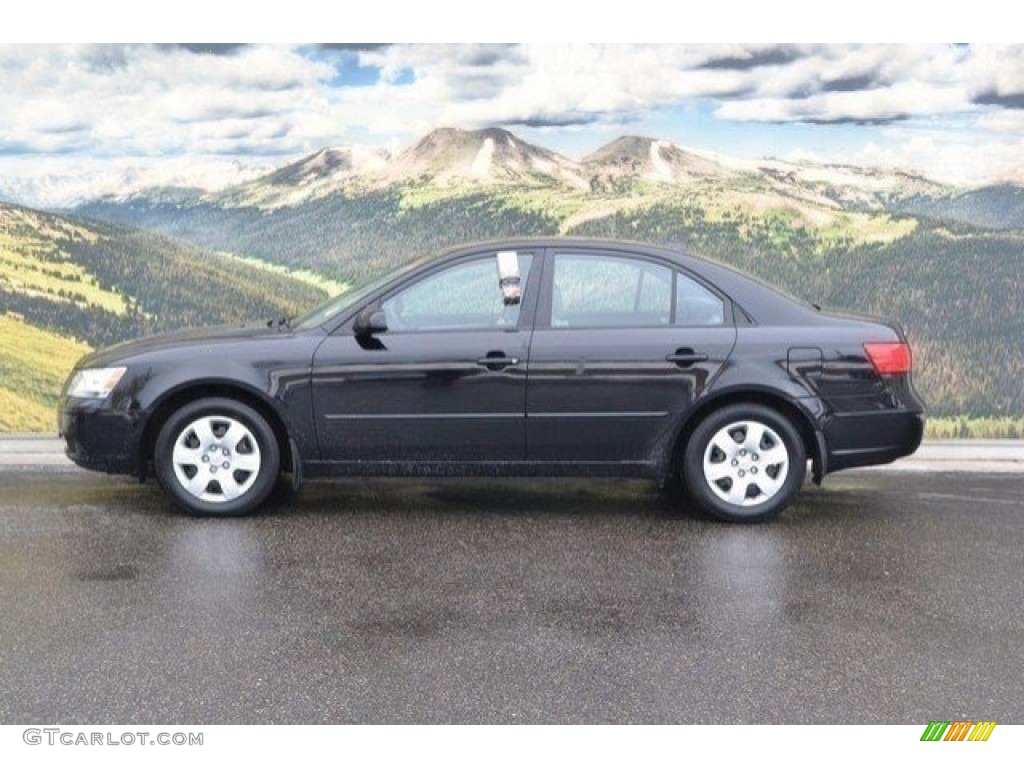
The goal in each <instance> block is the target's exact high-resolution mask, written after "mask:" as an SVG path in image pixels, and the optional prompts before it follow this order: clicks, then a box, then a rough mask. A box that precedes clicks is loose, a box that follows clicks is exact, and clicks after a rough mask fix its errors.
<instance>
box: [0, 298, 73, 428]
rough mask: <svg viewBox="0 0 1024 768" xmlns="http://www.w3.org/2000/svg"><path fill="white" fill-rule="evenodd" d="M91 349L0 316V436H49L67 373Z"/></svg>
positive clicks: (18, 320)
mask: <svg viewBox="0 0 1024 768" xmlns="http://www.w3.org/2000/svg"><path fill="white" fill-rule="evenodd" d="M88 351H89V346H88V345H87V344H83V343H81V342H79V341H74V340H73V339H68V338H65V337H63V336H58V335H57V334H55V333H50V332H49V331H44V330H41V329H39V328H34V327H33V326H31V325H29V324H28V323H26V322H24V321H23V320H21V319H19V318H18V317H16V316H12V315H0V432H52V431H53V430H54V429H56V424H57V422H56V412H55V407H56V405H57V398H58V396H59V395H60V388H61V385H63V384H64V380H65V379H66V378H67V375H68V371H70V370H71V368H72V366H73V365H74V364H75V362H77V360H78V359H79V358H80V357H81V356H82V355H84V354H85V353H86V352H88Z"/></svg>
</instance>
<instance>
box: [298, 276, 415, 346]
mask: <svg viewBox="0 0 1024 768" xmlns="http://www.w3.org/2000/svg"><path fill="white" fill-rule="evenodd" d="M425 260H426V259H416V260H415V261H412V262H409V263H408V264H403V265H402V266H400V267H398V268H397V269H393V270H391V271H390V272H387V273H385V274H383V275H380V276H378V277H376V278H374V279H371V280H368V281H366V282H362V283H358V284H357V285H355V286H353V287H351V288H348V289H347V290H346V291H345V292H344V293H340V294H338V295H337V296H335V297H333V298H331V299H328V300H327V301H325V302H324V303H323V304H321V305H320V306H319V307H317V308H316V309H313V310H311V311H309V312H307V313H306V314H304V315H302V316H301V317H299V318H298V319H297V320H295V321H294V322H293V323H292V326H293V327H295V328H301V329H309V328H315V327H317V326H319V325H323V324H324V323H328V322H330V321H331V320H333V319H334V318H335V317H337V316H338V315H340V314H341V313H342V312H344V311H345V310H346V309H350V308H351V307H354V306H355V305H356V304H358V303H359V302H360V301H362V300H363V299H365V298H366V297H367V296H369V295H370V294H371V293H373V292H374V291H376V290H377V289H378V288H382V287H384V286H385V285H387V284H388V283H389V282H391V281H392V280H397V279H398V278H399V277H401V276H402V275H404V274H405V273H406V272H409V271H411V270H413V269H415V268H416V267H418V266H419V265H420V264H422V263H423V262H424V261H425Z"/></svg>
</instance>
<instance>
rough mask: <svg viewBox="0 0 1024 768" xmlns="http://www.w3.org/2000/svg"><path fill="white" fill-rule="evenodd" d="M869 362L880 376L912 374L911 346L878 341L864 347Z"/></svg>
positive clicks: (897, 342)
mask: <svg viewBox="0 0 1024 768" xmlns="http://www.w3.org/2000/svg"><path fill="white" fill-rule="evenodd" d="M864 351H865V352H867V354H868V360H870V361H871V364H872V365H873V366H875V371H877V372H878V373H879V374H880V375H882V376H886V375H892V374H897V373H910V367H911V358H910V345H909V344H907V342H905V341H876V342H871V343H868V344H865V345H864Z"/></svg>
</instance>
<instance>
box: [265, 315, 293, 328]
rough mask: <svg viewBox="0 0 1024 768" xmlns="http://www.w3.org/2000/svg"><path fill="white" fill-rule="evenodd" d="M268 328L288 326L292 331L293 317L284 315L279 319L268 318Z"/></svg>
mask: <svg viewBox="0 0 1024 768" xmlns="http://www.w3.org/2000/svg"><path fill="white" fill-rule="evenodd" d="M267 328H287V329H288V330H289V331H290V330H291V329H292V319H291V318H290V317H282V318H280V319H278V320H267Z"/></svg>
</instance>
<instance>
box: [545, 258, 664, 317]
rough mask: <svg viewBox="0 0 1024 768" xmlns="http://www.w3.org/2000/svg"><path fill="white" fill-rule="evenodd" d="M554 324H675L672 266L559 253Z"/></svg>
mask: <svg viewBox="0 0 1024 768" xmlns="http://www.w3.org/2000/svg"><path fill="white" fill-rule="evenodd" d="M551 290H552V295H551V327H552V328H607V327H617V328H623V327H635V328H643V327H652V326H653V327H657V326H667V325H670V324H671V323H672V270H671V269H669V268H668V267H665V266H662V265H660V264H655V263H653V262H649V261H644V260H642V259H631V258H623V257H621V256H603V255H594V254H565V253H560V254H556V255H555V268H554V277H553V280H552V289H551Z"/></svg>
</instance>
